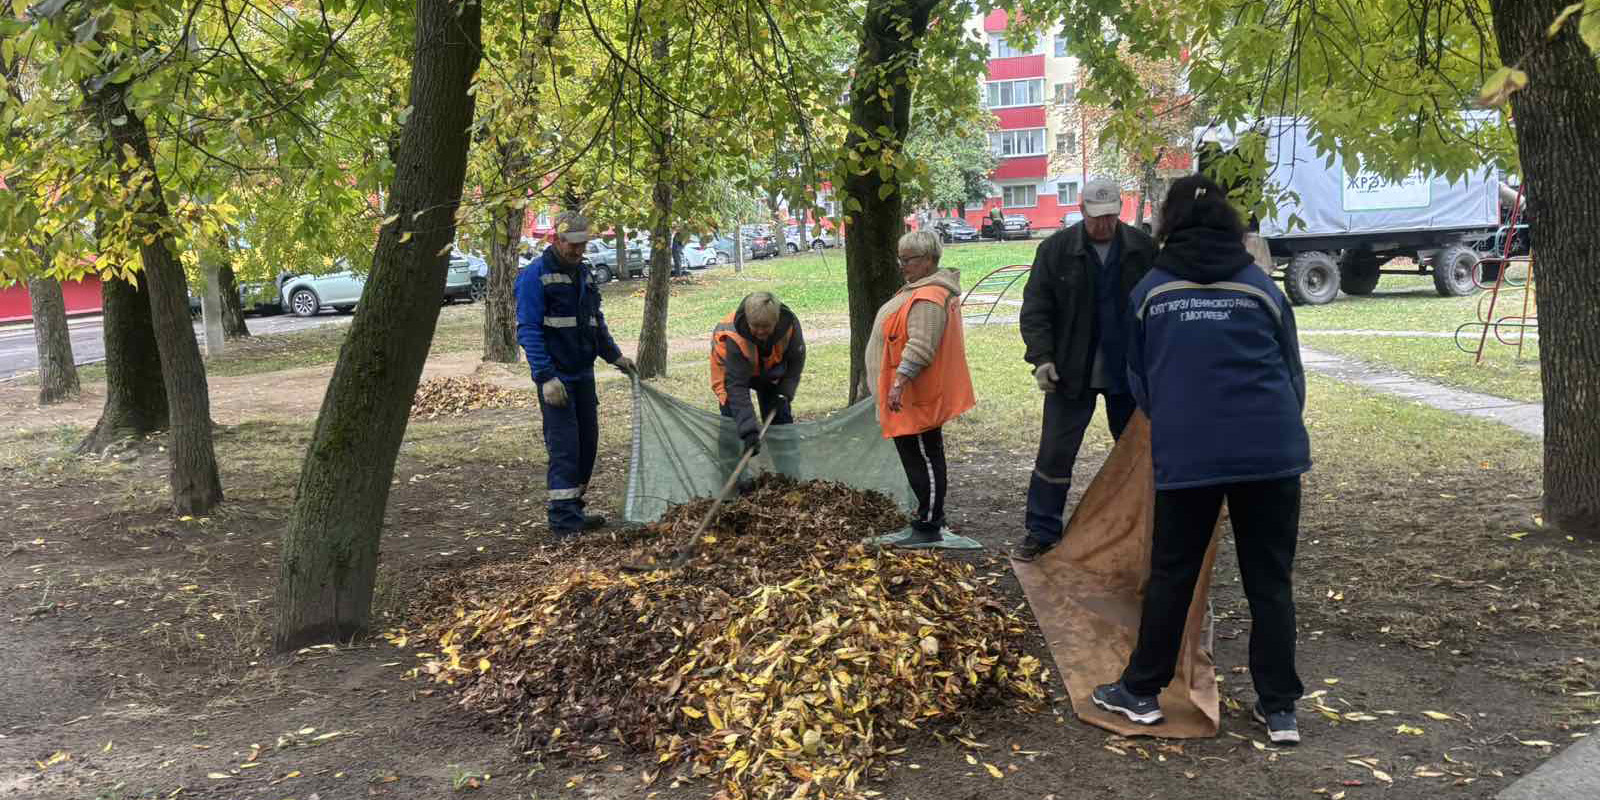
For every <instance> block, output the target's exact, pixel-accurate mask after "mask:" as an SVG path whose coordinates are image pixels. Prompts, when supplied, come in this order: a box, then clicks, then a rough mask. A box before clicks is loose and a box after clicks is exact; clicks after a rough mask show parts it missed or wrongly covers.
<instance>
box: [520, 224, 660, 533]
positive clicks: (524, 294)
mask: <svg viewBox="0 0 1600 800" xmlns="http://www.w3.org/2000/svg"><path fill="white" fill-rule="evenodd" d="M590 238H591V236H590V233H589V220H588V219H587V218H585V217H584V216H583V215H582V214H579V213H578V212H576V211H563V212H562V213H560V214H558V215H557V216H556V219H555V225H554V226H553V230H552V232H551V242H550V246H549V247H546V248H545V250H544V254H543V255H541V256H540V257H539V258H538V259H537V260H535V261H534V262H532V263H530V264H529V265H528V266H527V267H526V268H525V269H523V270H522V273H521V274H519V275H518V276H517V341H518V342H521V344H522V349H523V351H524V352H526V353H527V354H528V367H529V368H530V369H531V370H532V371H533V382H534V384H535V385H536V386H538V387H539V413H540V414H541V415H542V416H543V417H544V447H545V452H546V454H547V456H548V464H547V467H546V472H545V480H546V483H547V485H548V487H549V489H550V495H549V504H548V512H549V519H550V533H551V535H553V536H556V537H558V538H561V537H567V536H574V535H576V534H578V533H580V532H582V531H586V530H594V529H596V528H599V527H601V526H603V525H605V524H606V519H605V517H602V516H599V515H597V514H585V513H584V510H583V508H584V501H583V496H584V493H585V492H586V491H587V490H588V488H589V478H590V477H591V476H592V475H593V474H594V460H595V455H596V452H597V450H598V444H599V440H600V421H599V406H600V401H599V399H598V397H597V396H596V394H595V387H594V360H595V357H596V356H598V357H600V358H603V359H605V360H606V361H607V362H608V363H610V364H612V365H613V366H615V367H616V368H617V369H620V370H622V371H623V372H625V373H628V374H632V373H633V361H631V360H630V359H629V358H628V357H627V356H625V355H623V354H622V350H620V349H619V348H618V347H617V343H616V341H615V340H614V339H612V338H611V330H610V329H609V328H607V327H606V318H605V315H604V314H602V313H601V312H600V292H599V290H597V289H596V288H595V285H594V280H593V278H591V277H590V275H589V268H588V266H587V265H585V264H584V263H583V250H584V244H585V243H587V242H588V241H589V239H590Z"/></svg>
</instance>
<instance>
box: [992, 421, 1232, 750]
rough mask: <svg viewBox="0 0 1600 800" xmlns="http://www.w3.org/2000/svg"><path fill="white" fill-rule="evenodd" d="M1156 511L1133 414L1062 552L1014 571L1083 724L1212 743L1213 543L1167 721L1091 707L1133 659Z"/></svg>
mask: <svg viewBox="0 0 1600 800" xmlns="http://www.w3.org/2000/svg"><path fill="white" fill-rule="evenodd" d="M1154 508H1155V473H1154V468H1153V465H1152V463H1151V460H1150V422H1149V420H1148V419H1146V418H1145V416H1144V414H1143V413H1142V412H1138V411H1135V412H1134V415H1133V418H1132V419H1131V420H1129V421H1128V427H1127V429H1126V430H1125V431H1123V434H1122V437H1121V439H1120V440H1118V442H1117V445H1116V447H1114V448H1113V449H1112V450H1111V455H1110V456H1109V457H1107V458H1106V462H1105V465H1104V466H1102V467H1101V468H1100V473H1099V474H1098V475H1096V476H1095V478H1094V481H1093V482H1091V483H1090V484H1089V489H1088V491H1086V492H1084V495H1083V499H1082V500H1080V501H1079V502H1078V507H1077V508H1076V509H1075V510H1074V511H1073V512H1072V518H1071V519H1070V520H1069V521H1068V522H1067V528H1066V532H1065V534H1064V538H1063V540H1062V543H1061V544H1060V545H1059V546H1057V547H1055V548H1054V549H1052V550H1050V551H1049V552H1047V553H1045V554H1044V555H1042V556H1040V557H1039V558H1038V559H1037V560H1035V561H1033V562H1032V563H1025V562H1021V561H1013V562H1012V563H1011V567H1012V569H1013V570H1014V571H1015V572H1016V575H1017V579H1018V580H1019V581H1021V582H1022V588H1023V590H1024V591H1025V592H1027V595H1028V603H1029V604H1030V605H1031V606H1032V607H1033V613H1034V616H1035V617H1036V618H1037V619H1038V620H1039V627H1040V629H1042V630H1043V632H1044V636H1045V641H1046V642H1047V643H1048V645H1049V647H1050V655H1051V656H1052V657H1053V658H1054V659H1055V662H1056V669H1057V670H1059V671H1060V673H1061V677H1062V679H1063V680H1065V681H1066V685H1067V693H1068V695H1069V696H1070V697H1071V698H1072V708H1073V711H1075V712H1077V715H1078V717H1079V718H1080V719H1082V720H1083V721H1084V722H1087V723H1089V724H1091V725H1096V726H1098V727H1101V728H1105V729H1106V730H1109V731H1112V732H1115V733H1119V734H1123V735H1125V736H1133V735H1146V736H1163V737H1171V738H1177V739H1189V738H1199V737H1207V736H1215V735H1217V724H1218V720H1219V719H1220V711H1219V709H1218V697H1217V675H1216V669H1215V666H1214V663H1213V662H1212V660H1211V640H1212V629H1211V614H1210V610H1209V609H1210V606H1209V603H1208V600H1207V595H1208V593H1209V590H1210V586H1211V566H1212V562H1213V561H1215V560H1216V555H1217V542H1218V541H1219V539H1218V537H1216V536H1213V537H1212V540H1211V546H1210V548H1208V549H1207V550H1206V557H1205V564H1204V565H1203V566H1202V568H1201V570H1200V580H1199V581H1198V582H1197V583H1196V584H1195V590H1194V600H1193V601H1192V602H1191V603H1190V605H1189V616H1188V621H1187V624H1186V626H1185V628H1184V636H1183V647H1182V649H1181V650H1180V651H1179V656H1178V670H1177V674H1176V676H1175V677H1174V678H1173V680H1172V684H1171V685H1170V686H1168V687H1167V689H1166V691H1164V692H1162V693H1161V710H1162V712H1163V713H1164V714H1165V715H1166V720H1165V721H1163V722H1162V723H1161V724H1159V725H1138V724H1135V723H1133V722H1130V721H1128V719H1127V718H1126V717H1124V716H1122V715H1121V714H1109V713H1107V712H1105V711H1102V710H1100V709H1099V708H1098V707H1096V706H1095V705H1094V702H1093V701H1092V700H1091V699H1090V693H1091V692H1093V691H1094V687H1096V686H1098V685H1100V684H1103V683H1111V682H1112V681H1115V680H1116V679H1117V678H1118V677H1120V676H1121V674H1122V668H1123V667H1124V666H1126V665H1127V663H1128V656H1129V654H1130V653H1132V652H1133V646H1134V642H1135V640H1136V639H1137V637H1138V634H1139V611H1140V604H1141V603H1142V602H1143V600H1144V586H1145V582H1146V581H1147V580H1148V579H1149V576H1150V541H1151V534H1152V530H1153V528H1152V526H1153V523H1154V517H1155V513H1154Z"/></svg>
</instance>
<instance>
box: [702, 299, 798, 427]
mask: <svg viewBox="0 0 1600 800" xmlns="http://www.w3.org/2000/svg"><path fill="white" fill-rule="evenodd" d="M805 368H806V340H805V337H804V336H802V335H801V333H800V320H799V319H798V318H797V317H795V315H794V312H793V311H790V310H789V307H788V306H785V305H784V304H782V303H780V302H778V298H776V297H774V296H773V295H772V293H771V292H755V293H753V294H751V295H749V296H747V297H745V299H744V301H743V302H741V303H740V304H739V307H738V308H737V309H734V311H733V313H731V314H729V315H728V316H726V317H723V318H722V321H721V322H719V323H717V326H716V327H715V328H712V329H711V391H712V392H713V393H715V394H716V395H717V403H718V404H719V405H720V406H721V407H722V416H724V417H730V418H732V419H733V421H734V423H735V424H736V425H737V426H738V428H739V438H740V439H742V440H743V441H744V445H745V447H746V448H747V449H750V448H753V449H755V450H756V451H757V452H759V451H760V449H761V448H760V437H761V420H762V419H765V418H766V416H767V414H768V413H769V412H771V411H773V409H776V410H777V413H776V414H774V415H773V417H772V424H774V425H787V424H789V423H791V422H794V417H793V416H792V415H791V414H790V412H789V402H790V401H791V400H793V399H794V392H795V389H797V388H798V387H799V386H800V373H801V372H802V371H804V370H805ZM752 391H753V392H755V393H756V400H757V402H759V403H760V404H761V417H760V418H757V417H756V412H755V409H754V408H753V407H751V405H750V393H751V392H752Z"/></svg>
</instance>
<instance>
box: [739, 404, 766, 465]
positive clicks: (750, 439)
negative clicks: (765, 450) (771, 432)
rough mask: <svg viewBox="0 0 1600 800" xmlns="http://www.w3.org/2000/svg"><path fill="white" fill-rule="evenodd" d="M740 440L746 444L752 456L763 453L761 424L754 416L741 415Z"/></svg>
mask: <svg viewBox="0 0 1600 800" xmlns="http://www.w3.org/2000/svg"><path fill="white" fill-rule="evenodd" d="M739 440H740V441H742V442H744V446H745V449H746V450H749V451H750V453H751V455H755V454H757V453H760V452H761V423H760V422H758V421H757V420H756V418H755V415H754V414H741V415H739Z"/></svg>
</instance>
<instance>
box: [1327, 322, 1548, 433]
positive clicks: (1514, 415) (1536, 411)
mask: <svg viewBox="0 0 1600 800" xmlns="http://www.w3.org/2000/svg"><path fill="white" fill-rule="evenodd" d="M1300 358H1301V360H1302V361H1303V362H1304V363H1305V367H1306V370H1307V371H1310V372H1316V373H1318V374H1321V375H1327V376H1328V377H1330V378H1337V379H1338V380H1341V381H1345V382H1346V383H1353V384H1356V385H1357V386H1364V387H1366V388H1368V389H1371V390H1373V391H1376V392H1382V393H1383V394H1388V395H1394V396H1395V397H1403V398H1405V399H1407V400H1414V401H1416V402H1418V403H1421V404H1423V405H1425V406H1431V407H1433V408H1437V409H1440V410H1441V411H1450V412H1453V413H1456V414H1462V415H1465V416H1469V417H1478V418H1480V419H1487V420H1492V421H1494V422H1498V423H1500V424H1502V425H1506V426H1508V427H1510V428H1512V429H1514V430H1517V431H1519V432H1521V433H1525V434H1527V435H1529V436H1532V437H1534V438H1537V439H1543V438H1544V404H1543V403H1524V402H1520V401H1517V400H1507V399H1506V398H1504V397H1495V396H1493V395H1487V394H1479V393H1477V392H1468V391H1465V390H1462V389H1455V388H1451V387H1449V386H1445V385H1443V384H1438V383H1434V382H1432V381H1425V380H1422V379H1421V378H1417V377H1414V376H1412V375H1408V374H1406V373H1404V372H1394V371H1391V370H1385V369H1381V368H1378V367H1373V366H1369V365H1367V364H1363V363H1361V362H1359V361H1356V360H1354V359H1350V358H1345V357H1343V356H1336V355H1334V354H1332V353H1325V352H1323V351H1321V350H1316V349H1314V348H1310V347H1306V346H1304V345H1302V346H1301V347H1300Z"/></svg>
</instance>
